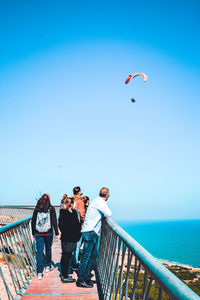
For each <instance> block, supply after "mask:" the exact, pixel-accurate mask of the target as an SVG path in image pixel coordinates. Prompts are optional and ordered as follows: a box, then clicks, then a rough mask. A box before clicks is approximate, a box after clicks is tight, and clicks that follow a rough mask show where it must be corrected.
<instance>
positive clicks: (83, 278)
mask: <svg viewBox="0 0 200 300" xmlns="http://www.w3.org/2000/svg"><path fill="white" fill-rule="evenodd" d="M109 196H110V194H109V189H108V188H105V187H104V188H102V189H101V190H100V192H99V197H97V198H96V199H94V200H93V201H92V203H91V204H90V205H89V207H88V209H87V213H86V217H85V221H84V224H83V228H82V230H81V232H82V238H83V242H84V246H83V252H82V255H81V262H80V265H79V268H78V272H77V275H78V280H77V282H76V285H77V286H78V287H83V288H91V287H93V283H95V282H94V281H93V280H91V278H92V276H93V275H92V273H91V272H92V270H94V269H95V265H96V260H97V257H98V236H99V234H100V230H101V220H102V217H110V216H111V214H112V212H111V210H110V209H109V207H108V205H107V203H106V201H107V200H108V198H109Z"/></svg>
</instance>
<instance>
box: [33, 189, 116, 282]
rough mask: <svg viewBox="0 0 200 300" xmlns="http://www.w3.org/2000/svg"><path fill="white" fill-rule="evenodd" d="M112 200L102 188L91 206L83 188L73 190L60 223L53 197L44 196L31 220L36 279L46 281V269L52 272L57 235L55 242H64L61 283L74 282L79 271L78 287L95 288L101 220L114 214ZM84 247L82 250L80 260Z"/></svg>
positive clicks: (62, 206)
mask: <svg viewBox="0 0 200 300" xmlns="http://www.w3.org/2000/svg"><path fill="white" fill-rule="evenodd" d="M109 196H110V194H109V189H108V188H106V187H103V188H101V190H100V192H99V196H98V197H97V198H95V199H94V200H93V201H92V202H91V203H90V199H89V197H87V196H83V194H82V191H81V188H80V187H79V186H77V187H74V188H73V196H71V197H68V195H67V194H64V195H63V199H62V200H61V204H60V212H59V218H58V222H57V217H56V211H55V208H54V207H53V206H52V205H51V202H50V195H49V194H43V195H42V197H41V198H40V199H39V200H38V201H37V204H36V207H35V209H34V212H33V217H32V235H33V238H34V239H35V241H36V261H37V278H38V279H39V280H40V279H42V277H43V270H44V268H45V271H46V272H49V271H51V270H53V265H52V260H51V247H52V242H53V234H54V233H55V241H58V239H59V237H60V240H61V249H62V255H61V260H60V267H61V280H62V282H63V283H70V282H75V279H74V278H73V277H72V276H71V275H70V274H71V273H73V271H76V273H77V281H76V285H77V286H78V287H85V288H91V287H93V284H94V283H95V281H94V280H92V277H93V274H92V271H93V270H95V266H96V262H97V257H98V237H99V235H100V230H101V220H102V218H103V217H109V216H111V214H112V212H111V210H110V209H109V207H108V205H107V203H106V201H107V200H108V198H109ZM81 245H82V246H83V247H82V253H81V256H80V255H79V254H80V248H81ZM44 248H45V256H44V253H43V252H44ZM79 257H80V262H79Z"/></svg>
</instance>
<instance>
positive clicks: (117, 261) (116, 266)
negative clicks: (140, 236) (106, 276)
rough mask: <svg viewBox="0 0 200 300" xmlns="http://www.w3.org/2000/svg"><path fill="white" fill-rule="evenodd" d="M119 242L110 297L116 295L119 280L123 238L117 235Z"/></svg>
mask: <svg viewBox="0 0 200 300" xmlns="http://www.w3.org/2000/svg"><path fill="white" fill-rule="evenodd" d="M117 244H118V251H117V254H115V255H117V259H116V261H115V267H114V273H113V281H112V285H111V294H110V299H111V298H112V295H113V299H114V297H115V291H116V283H117V280H118V269H119V256H120V249H121V239H120V238H119V236H118V237H117ZM115 276H116V278H115Z"/></svg>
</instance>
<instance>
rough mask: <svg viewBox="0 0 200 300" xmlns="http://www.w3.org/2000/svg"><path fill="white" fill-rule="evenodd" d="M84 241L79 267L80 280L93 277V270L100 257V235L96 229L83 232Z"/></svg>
mask: <svg viewBox="0 0 200 300" xmlns="http://www.w3.org/2000/svg"><path fill="white" fill-rule="evenodd" d="M82 238H83V242H84V246H83V253H82V255H81V262H80V265H79V268H78V272H77V275H78V281H79V282H80V281H87V280H90V279H91V278H92V274H91V272H92V270H94V269H95V266H96V261H97V257H98V235H97V234H96V232H95V231H88V232H83V233H82Z"/></svg>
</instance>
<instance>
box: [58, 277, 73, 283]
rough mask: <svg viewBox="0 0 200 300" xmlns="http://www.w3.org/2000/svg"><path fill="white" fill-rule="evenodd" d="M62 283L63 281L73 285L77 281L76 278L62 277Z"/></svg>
mask: <svg viewBox="0 0 200 300" xmlns="http://www.w3.org/2000/svg"><path fill="white" fill-rule="evenodd" d="M61 281H62V282H63V283H72V282H75V281H76V280H75V279H74V278H72V277H71V276H68V277H67V278H65V277H62V278H61Z"/></svg>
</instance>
